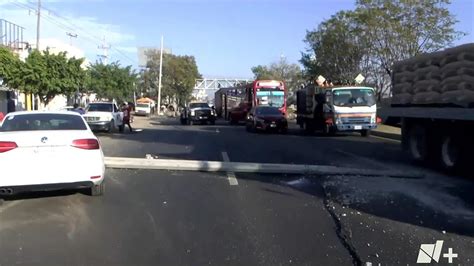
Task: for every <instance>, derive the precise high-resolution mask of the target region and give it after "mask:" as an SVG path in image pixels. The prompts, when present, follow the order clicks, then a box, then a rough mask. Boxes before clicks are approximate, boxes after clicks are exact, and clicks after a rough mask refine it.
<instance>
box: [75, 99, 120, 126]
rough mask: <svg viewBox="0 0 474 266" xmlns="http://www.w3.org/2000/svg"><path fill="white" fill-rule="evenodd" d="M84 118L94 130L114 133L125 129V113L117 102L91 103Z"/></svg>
mask: <svg viewBox="0 0 474 266" xmlns="http://www.w3.org/2000/svg"><path fill="white" fill-rule="evenodd" d="M83 116H84V119H85V120H86V122H87V124H89V127H90V128H91V129H92V130H105V131H107V132H113V131H115V130H117V129H121V128H122V127H123V112H122V111H121V110H120V109H119V107H118V106H117V104H116V103H115V102H94V103H90V104H89V105H88V106H87V108H86V113H85V114H84V115H83Z"/></svg>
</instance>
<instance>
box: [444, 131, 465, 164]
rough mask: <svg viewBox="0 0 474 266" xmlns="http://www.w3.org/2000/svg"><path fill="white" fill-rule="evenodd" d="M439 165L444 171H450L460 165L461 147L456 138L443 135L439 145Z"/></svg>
mask: <svg viewBox="0 0 474 266" xmlns="http://www.w3.org/2000/svg"><path fill="white" fill-rule="evenodd" d="M439 149H440V150H439V154H440V163H441V166H442V167H443V169H444V170H447V171H452V170H455V169H457V168H459V167H460V165H461V147H460V145H459V142H458V141H457V138H455V137H454V136H452V135H449V134H445V135H443V136H442V137H441V142H440V145H439Z"/></svg>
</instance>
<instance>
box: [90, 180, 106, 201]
mask: <svg viewBox="0 0 474 266" xmlns="http://www.w3.org/2000/svg"><path fill="white" fill-rule="evenodd" d="M104 192H105V184H104V182H102V183H100V185H94V186H92V187H91V188H89V195H90V196H94V197H95V196H102V195H104Z"/></svg>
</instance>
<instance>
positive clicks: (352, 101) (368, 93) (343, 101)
mask: <svg viewBox="0 0 474 266" xmlns="http://www.w3.org/2000/svg"><path fill="white" fill-rule="evenodd" d="M333 103H334V105H336V106H372V105H374V104H375V95H374V91H373V90H372V89H361V88H357V89H339V90H334V91H333Z"/></svg>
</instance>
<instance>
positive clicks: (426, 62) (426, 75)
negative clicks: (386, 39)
mask: <svg viewBox="0 0 474 266" xmlns="http://www.w3.org/2000/svg"><path fill="white" fill-rule="evenodd" d="M392 84H393V89H392V94H393V97H392V106H427V105H428V106H453V107H454V106H459V107H469V108H473V107H474V44H472V43H470V44H465V45H461V46H457V47H454V48H449V49H446V50H444V51H440V52H434V53H429V54H422V55H419V56H416V57H413V58H410V59H407V60H404V61H400V62H397V63H395V64H394V66H393V76H392Z"/></svg>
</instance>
